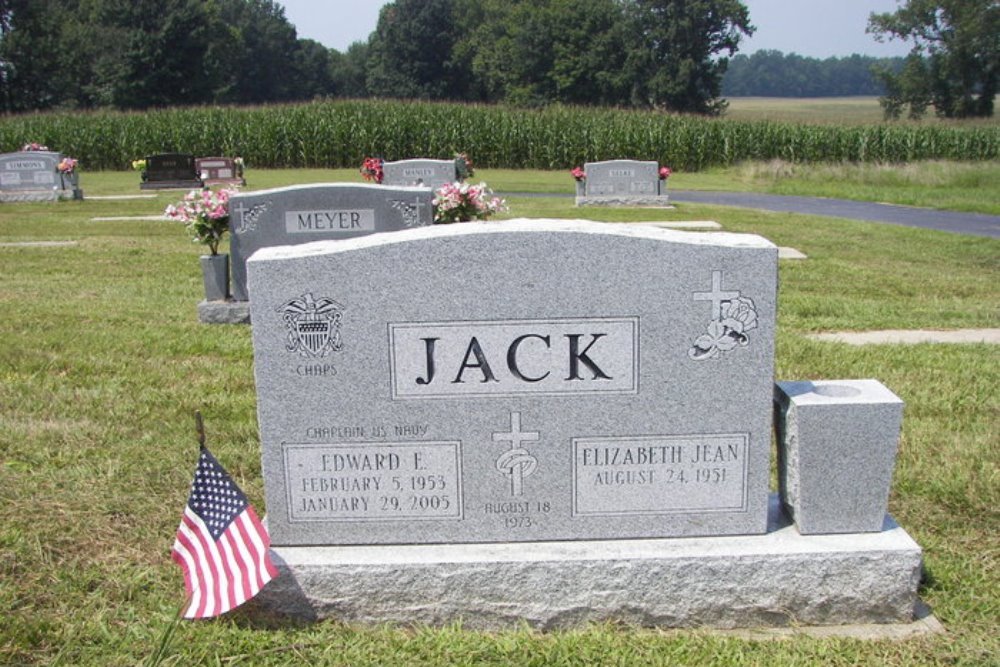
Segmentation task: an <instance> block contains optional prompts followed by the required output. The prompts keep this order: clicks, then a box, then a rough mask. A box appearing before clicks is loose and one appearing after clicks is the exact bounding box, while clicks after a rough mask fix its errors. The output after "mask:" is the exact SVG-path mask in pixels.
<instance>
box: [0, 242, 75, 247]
mask: <svg viewBox="0 0 1000 667" xmlns="http://www.w3.org/2000/svg"><path fill="white" fill-rule="evenodd" d="M75 245H80V242H79V241H14V242H10V243H0V248H66V247H69V246H75Z"/></svg>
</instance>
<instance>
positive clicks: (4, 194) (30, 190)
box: [0, 151, 83, 202]
mask: <svg viewBox="0 0 1000 667" xmlns="http://www.w3.org/2000/svg"><path fill="white" fill-rule="evenodd" d="M62 160H63V156H62V154H60V153H57V152H54V151H18V152H16V153H4V154H2V155H0V201H5V202H17V201H53V200H57V199H82V198H83V192H82V191H81V190H80V189H79V185H78V181H77V176H76V174H75V173H74V174H61V173H60V172H59V169H58V167H59V163H60V162H62Z"/></svg>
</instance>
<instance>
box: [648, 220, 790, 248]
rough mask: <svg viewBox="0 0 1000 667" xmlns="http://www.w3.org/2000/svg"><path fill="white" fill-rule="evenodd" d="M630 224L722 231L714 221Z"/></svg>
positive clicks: (720, 226)
mask: <svg viewBox="0 0 1000 667" xmlns="http://www.w3.org/2000/svg"><path fill="white" fill-rule="evenodd" d="M630 224H633V225H649V226H650V227H660V228H661V229H722V225H720V224H719V223H717V222H715V221H714V220H676V221H673V222H667V221H665V220H651V221H646V222H633V223H630ZM779 256H780V255H779Z"/></svg>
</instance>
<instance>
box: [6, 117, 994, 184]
mask: <svg viewBox="0 0 1000 667" xmlns="http://www.w3.org/2000/svg"><path fill="white" fill-rule="evenodd" d="M32 141H35V142H39V143H43V144H46V145H48V146H49V147H51V148H52V149H53V150H58V151H60V152H62V153H64V154H66V155H70V156H72V157H75V158H77V159H79V160H80V162H81V165H82V166H83V167H84V168H85V169H90V170H104V169H109V170H120V169H126V168H128V165H129V164H130V163H131V162H132V160H135V159H138V158H141V157H145V156H148V155H150V154H154V153H161V152H183V153H192V154H194V155H196V156H209V155H227V156H241V157H243V158H244V160H245V161H246V163H247V164H248V165H250V166H252V167H257V168H269V167H270V168H298V167H320V168H338V167H356V166H358V165H360V164H361V161H362V160H363V159H364V158H365V157H366V156H380V157H383V158H385V159H387V160H398V159H404V158H411V157H435V158H443V157H450V156H451V155H453V154H454V153H457V152H465V153H467V154H468V155H469V156H470V157H471V158H472V159H473V160H474V161H475V163H476V165H477V166H480V167H493V168H511V169H518V168H525V169H564V168H565V169H568V168H571V167H573V166H574V165H580V164H583V163H584V162H588V161H595V160H606V159H614V158H632V159H640V160H656V161H658V162H659V163H660V164H662V165H669V166H670V167H671V168H673V169H680V170H685V171H697V170H701V169H704V168H706V167H712V166H726V165H731V164H734V163H736V162H740V161H746V160H772V159H781V160H785V161H789V162H845V161H846V162H886V163H892V162H913V161H917V160H930V159H945V160H996V159H997V158H998V157H1000V126H995V125H993V126H990V125H986V126H968V127H957V126H941V125H886V124H883V125H805V124H796V123H788V122H776V121H732V120H726V119H715V118H699V117H690V116H675V115H667V114H663V113H658V112H652V111H625V110H615V109H592V108H579V107H550V108H547V109H541V110H519V109H511V108H505V107H498V106H479V105H468V104H440V103H424V102H397V101H379V100H364V101H328V102H313V103H308V104H296V105H275V106H263V107H252V108H250V107H199V108H180V109H164V110H154V111H147V112H127V113H126V112H113V111H96V112H89V113H82V112H72V113H69V112H66V113H46V114H26V115H19V116H7V117H3V118H0V150H3V151H13V150H18V149H19V148H20V146H22V145H23V144H25V143H28V142H32Z"/></svg>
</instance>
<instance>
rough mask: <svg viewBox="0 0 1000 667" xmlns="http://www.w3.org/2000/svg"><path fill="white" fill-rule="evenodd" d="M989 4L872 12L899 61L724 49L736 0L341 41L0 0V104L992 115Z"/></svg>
mask: <svg viewBox="0 0 1000 667" xmlns="http://www.w3.org/2000/svg"><path fill="white" fill-rule="evenodd" d="M998 7H1000V5H998V3H996V2H995V0H942V1H938V2H934V1H932V0H907V2H906V3H905V4H903V6H901V7H900V9H899V10H898V11H897V12H896V13H893V14H878V15H875V14H873V15H872V16H871V18H870V22H869V32H871V33H872V34H873V35H874V37H875V38H876V39H887V38H888V39H907V40H911V41H912V42H913V44H914V49H913V52H912V53H911V54H910V56H909V57H907V58H905V59H885V60H876V59H872V58H866V57H863V56H857V55H855V56H850V57H847V58H831V59H826V60H822V61H821V60H817V59H814V58H805V57H802V56H798V55H795V54H788V55H784V54H781V53H780V52H776V51H759V52H757V53H755V54H753V55H751V56H747V55H743V54H737V52H738V49H739V45H740V42H741V40H742V39H743V38H744V37H746V36H749V35H752V34H753V32H754V29H755V28H754V26H753V25H752V24H751V22H750V21H751V17H750V15H749V12H748V10H747V8H746V6H745V5H744V4H743V3H742V2H740V1H739V0H395V1H394V2H390V3H388V4H386V5H385V6H384V7H383V8H382V10H381V13H380V16H379V21H378V25H377V27H376V29H375V31H374V32H373V33H372V34H371V35H370V37H369V38H368V39H367V40H366V41H359V42H356V43H355V44H352V45H351V46H350V47H349V48H348V49H347V50H346V51H345V52H343V53H341V52H338V51H336V50H333V49H327V48H326V47H324V46H323V45H321V44H319V43H318V42H315V41H313V40H308V39H301V38H299V37H298V36H297V34H296V31H295V27H294V26H293V25H291V24H290V23H289V22H288V20H287V18H286V17H285V14H284V9H283V7H282V6H281V4H280V3H279V2H275V1H274V0H0V107H2V110H3V111H7V112H23V111H33V110H41V109H74V108H83V109H88V108H117V109H145V108H151V107H167V106H176V105H199V104H259V103H268V102H287V101H296V100H310V99H315V98H319V97H341V98H366V97H377V98H401V99H423V100H454V101H467V102H490V103H505V104H510V105H516V106H522V107H533V106H544V105H548V104H552V103H562V104H571V105H591V106H615V107H628V108H639V109H643V108H644V109H660V110H668V111H675V112H687V113H700V114H717V113H719V112H721V111H723V110H724V109H725V107H726V103H725V99H724V97H723V96H724V95H731V96H737V95H762V96H801V97H806V96H809V97H812V96H833V95H883V106H884V108H885V110H886V114H887V115H888V116H899V115H900V114H901V113H902V111H903V110H904V109H908V110H909V114H910V115H911V116H919V115H921V114H923V113H925V112H926V110H927V109H928V108H929V107H933V108H934V110H935V112H936V113H938V114H939V115H943V116H955V117H963V116H970V115H992V111H993V97H994V95H995V88H996V79H997V72H998V71H1000V66H998V62H997V60H998V57H997V42H998V40H997V39H996V34H998V30H1000V26H998V13H1000V9H998Z"/></svg>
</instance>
